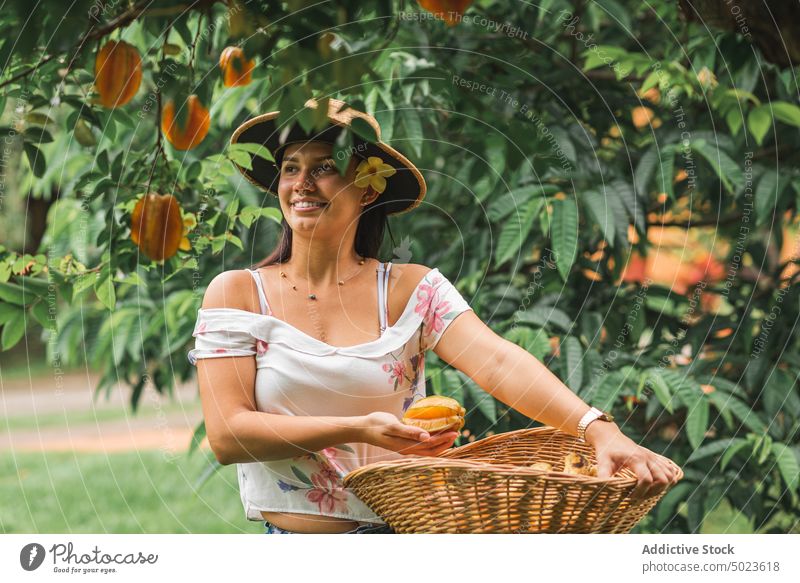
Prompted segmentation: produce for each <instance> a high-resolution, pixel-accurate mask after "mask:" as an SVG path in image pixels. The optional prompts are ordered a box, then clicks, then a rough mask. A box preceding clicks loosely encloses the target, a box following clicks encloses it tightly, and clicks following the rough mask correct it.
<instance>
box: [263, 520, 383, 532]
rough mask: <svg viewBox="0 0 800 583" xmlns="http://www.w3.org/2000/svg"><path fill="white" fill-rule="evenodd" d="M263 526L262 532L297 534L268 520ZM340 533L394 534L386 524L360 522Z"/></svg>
mask: <svg viewBox="0 0 800 583" xmlns="http://www.w3.org/2000/svg"><path fill="white" fill-rule="evenodd" d="M264 528H266V531H265V532H264V534H299V533H296V532H292V531H291V530H284V529H282V528H279V527H277V526H275V525H274V524H270V523H269V522H264ZM341 534H395V532H394V531H393V530H392V529H391V527H389V525H388V524H362V525H360V526H357V527H356V528H354V529H353V530H348V531H346V532H343V533H341Z"/></svg>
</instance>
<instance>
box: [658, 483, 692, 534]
mask: <svg viewBox="0 0 800 583" xmlns="http://www.w3.org/2000/svg"><path fill="white" fill-rule="evenodd" d="M696 487H697V485H696V484H691V483H689V482H680V483H678V484H677V485H676V486H675V487H673V488H672V489H670V491H669V492H667V493H666V494H664V497H663V498H662V499H661V501H660V502H659V503H658V505H657V506H656V509H655V520H656V523H657V524H665V523H667V522H668V521H669V520H670V519H671V518H672V517H673V516H675V514H677V507H678V504H680V503H681V502H682V501H683V500H685V499H686V497H687V496H688V495H689V494H691V492H693V491H694V489H695V488H696Z"/></svg>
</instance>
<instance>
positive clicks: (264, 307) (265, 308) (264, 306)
mask: <svg viewBox="0 0 800 583" xmlns="http://www.w3.org/2000/svg"><path fill="white" fill-rule="evenodd" d="M247 271H249V272H250V275H252V276H253V280H255V282H256V288H257V289H258V302H259V304H261V313H262V314H269V313H270V312H271V310H270V309H269V304H268V303H267V296H266V294H265V293H264V284H263V282H262V281H261V276H260V275H259V274H258V271H253V270H252V269H248V270H247Z"/></svg>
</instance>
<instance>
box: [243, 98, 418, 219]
mask: <svg viewBox="0 0 800 583" xmlns="http://www.w3.org/2000/svg"><path fill="white" fill-rule="evenodd" d="M318 105H319V104H318V102H317V101H316V100H315V99H309V100H308V101H306V103H305V107H306V108H310V109H314V110H316V109H317V107H318ZM279 114H280V112H279V111H272V112H270V113H265V114H262V115H259V116H256V117H254V118H252V119H249V120H247V121H246V122H244V123H243V124H242V125H240V126H239V127H238V128H237V129H236V131H235V132H233V136H231V144H237V143H254V144H261V145H263V146H265V147H266V148H267V149H268V150H269V151H270V152H271V153H272V155H273V156H274V157H275V162H270V161H268V160H265V159H264V158H262V157H260V156H255V157H253V169H252V170H248V169H246V168H243V167H242V166H239V165H238V164H236V167H237V168H238V169H239V171H240V172H241V173H242V174H244V176H245V178H247V180H249V181H250V182H252V183H253V184H255V185H256V186H258V187H259V188H261V189H263V190H266V191H267V192H269V193H270V194H272V195H274V196H278V178H279V174H280V171H279V169H280V164H281V159H282V158H283V148H284V146H286V145H288V144H292V143H296V142H307V141H310V140H313V141H321V142H327V143H330V144H334V143H335V142H336V139H337V138H338V137H339V134H340V133H341V132H342V131H343V129H344V128H345V127H350V126H351V123H352V122H353V120H354V119H356V118H360V119H362V120H364V121H366V122H367V123H368V124H369V125H370V126H372V128H373V129H374V130H375V136H376V138H377V141H375V142H369V141H367V140H365V139H363V138H362V137H361V136H359V135H358V134H357V133H355V132H353V144H352V150H351V151H352V154H353V155H354V156H356V158H357V159H361V160H368V159H369V158H370V157H375V156H377V157H378V158H380V159H381V160H382V161H383V163H385V164H388V165H389V166H391V167H392V168H394V170H395V172H394V173H393V174H392V175H391V176H388V177H386V188H385V190H384V191H383V192H382V193H381V194H380V196H379V197H378V199H377V200H376V201H375V202H374V203H373V204H381V205H384V206H385V208H386V214H387V215H396V214H400V213H404V212H407V211H410V210H412V209H413V208H416V207H417V206H418V205H419V204H420V203H421V202H422V199H423V198H424V197H425V191H426V187H425V179H424V178H423V177H422V174H421V173H420V171H419V170H418V169H417V167H416V166H414V164H412V163H411V161H410V160H409V159H408V158H406V157H405V156H403V154H401V153H400V152H398V151H397V150H395V149H394V148H392V147H391V146H390V145H388V144H386V143H384V142H382V141H381V128H380V125H379V124H378V122H377V120H376V119H375V118H374V117H373V116H371V115H369V114H367V113H364V112H362V111H358V110H356V109H353V108H351V107H349V106H347V105H346V104H345V103H344V102H343V101H341V100H339V99H329V100H328V121H329V122H330V124H329V125H328V126H326V127H325V128H324V129H323V130H321V131H318V132H317V133H307V132H306V131H305V130H304V129H303V128H302V126H301V125H300V124H299V123H297V122H296V120H295V119H292V120H290V121H289V122H288V123H287V124H285V125H284V126H283V127H279V126H278V116H279ZM295 117H296V116H295Z"/></svg>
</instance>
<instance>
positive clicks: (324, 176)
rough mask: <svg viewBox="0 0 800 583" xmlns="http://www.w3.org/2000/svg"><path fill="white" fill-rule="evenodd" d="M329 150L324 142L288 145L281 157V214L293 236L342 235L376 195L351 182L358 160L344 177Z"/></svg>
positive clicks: (354, 223)
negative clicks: (302, 234)
mask: <svg viewBox="0 0 800 583" xmlns="http://www.w3.org/2000/svg"><path fill="white" fill-rule="evenodd" d="M332 150H333V146H332V145H331V144H328V143H326V142H302V143H296V144H289V145H288V146H286V149H285V151H284V154H283V159H282V161H281V167H280V180H279V182H278V198H279V199H280V204H281V210H282V211H283V215H284V217H285V218H286V221H287V222H288V223H289V226H290V227H291V228H292V230H293V231H294V232H296V233H297V232H303V231H307V232H311V231H313V233H314V235H315V236H317V237H326V236H328V235H332V234H336V233H344V232H345V230H347V229H348V228H350V229H352V228H354V227H355V225H356V224H357V223H358V218H359V215H360V214H361V211H362V209H363V208H364V206H366V205H363V206H362V204H361V203H362V202H366V203H369V202H372V201H373V200H374V199H375V197H376V196H377V193H375V192H374V191H373V190H372V189H371V188H369V187H367V188H359V187H358V186H356V185H355V184H354V183H353V181H354V180H355V176H356V166H357V164H358V162H359V160H358V159H357V158H356V157H355V156H353V157H352V158H351V159H350V164H349V166H348V168H347V172H346V173H345V175H344V176H341V175H340V174H339V171H338V170H337V168H336V160H335V159H334V158H333V157H332Z"/></svg>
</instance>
